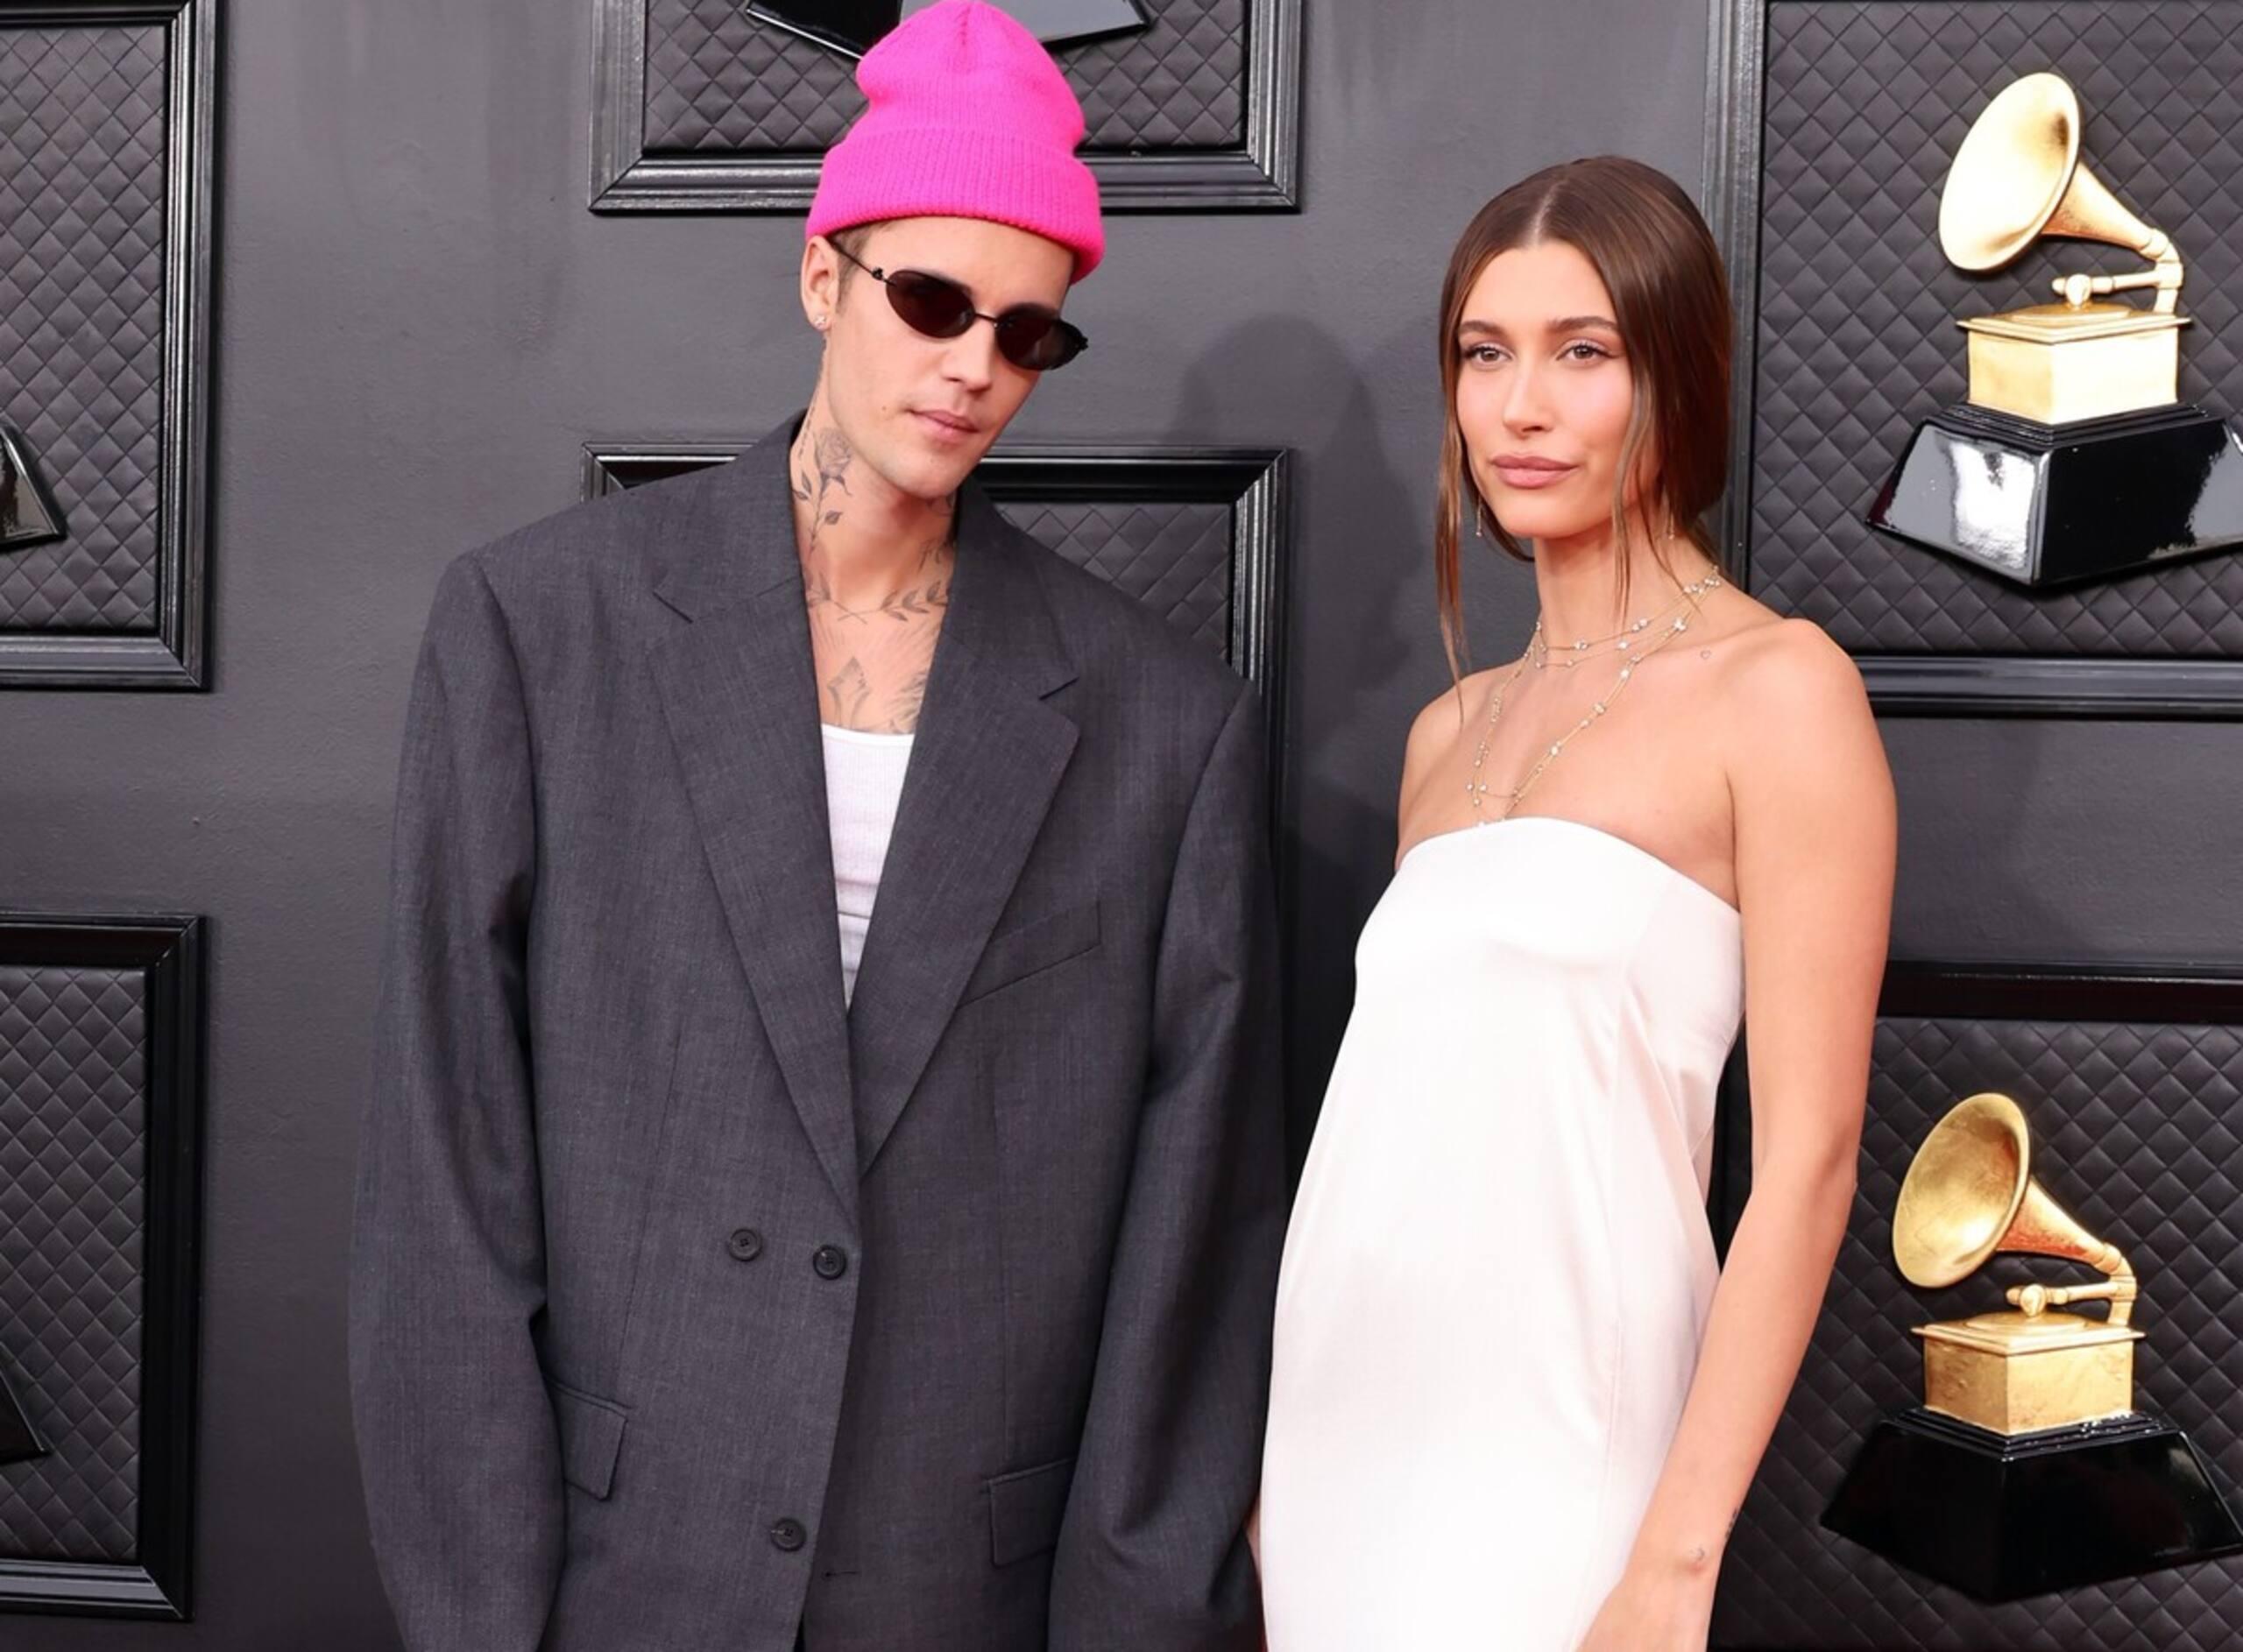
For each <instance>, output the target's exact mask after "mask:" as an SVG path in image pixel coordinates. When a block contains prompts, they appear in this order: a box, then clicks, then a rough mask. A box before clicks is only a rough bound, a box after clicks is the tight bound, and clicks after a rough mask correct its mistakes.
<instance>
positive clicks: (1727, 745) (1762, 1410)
mask: <svg viewBox="0 0 2243 1652" xmlns="http://www.w3.org/2000/svg"><path fill="white" fill-rule="evenodd" d="M1729 334H1730V328H1729V300H1728V293H1727V291H1726V287H1725V284H1724V281H1723V275H1722V270H1721V260H1720V255H1719V254H1718V252H1717V251H1716V249H1715V247H1714V244H1713V241H1712V238H1711V237H1710V236H1709V235H1708V233H1707V231H1706V227H1705V224H1704V223H1703V222H1702V220H1701V219H1700V218H1699V216H1698V215H1697V213H1696V211H1695V209H1694V208H1692V206H1691V205H1690V202H1689V200H1688V197H1687V196H1685V195H1684V194H1683V193H1682V192H1681V191H1680V189H1679V188H1677V187H1675V186H1674V184H1673V182H1671V181H1670V180H1667V179H1666V178H1665V177H1664V176H1662V175H1661V174H1659V173H1656V172H1654V171H1652V169H1651V168H1649V167H1647V166H1640V165H1638V164H1637V163H1635V162H1632V161H1627V160H1621V159H1611V158H1601V159H1591V160H1583V161H1576V162H1574V163H1571V164H1569V165H1567V166H1557V167H1553V168H1551V169H1550V170H1548V171H1546V172H1542V173H1537V174H1535V175H1534V176H1533V177H1532V178H1529V179H1527V180H1525V181H1524V182H1523V183H1520V184H1518V185H1517V186H1515V187H1512V188H1511V189H1509V190H1507V191H1505V192H1504V194H1501V195H1499V196H1497V198H1496V199H1495V200H1494V201H1491V202H1489V204H1488V206H1487V207H1486V208H1483V209H1482V212H1481V213H1480V215H1478V216H1477V217H1476V218H1475V219H1474V220H1473V222H1472V223H1471V225H1470V227H1469V228H1468V229H1467V230H1466V231H1465V233H1464V237H1463V239H1462V240H1461V242H1460V243H1459V244H1458V246H1457V248H1456V251H1455V254H1454V257H1453V258H1452V259H1451V260H1450V264H1449V269H1448V275H1447V281H1446V283H1445V284H1444V286H1443V290H1442V295H1441V330H1440V349H1441V383H1442V388H1443V391H1444V393H1445V396H1446V399H1447V409H1448V416H1447V434H1446V436H1445V438H1444V441H1443V443H1442V469H1441V490H1440V503H1441V509H1440V519H1439V526H1438V528H1437V551H1438V557H1439V586H1440V604H1441V619H1442V629H1443V634H1444V638H1445V639H1446V640H1447V645H1448V648H1449V658H1450V661H1451V666H1452V670H1454V669H1455V666H1456V661H1457V659H1458V656H1459V653H1460V652H1461V645H1462V633H1463V622H1462V617H1461V604H1460V598H1459V594H1458V577H1457V555H1458V540H1459V522H1460V519H1461V518H1462V517H1463V516H1465V515H1467V514H1468V515H1469V516H1470V517H1471V518H1472V519H1473V521H1474V523H1475V532H1476V533H1479V534H1481V535H1482V536H1483V537H1488V538H1492V539H1493V540H1496V541H1497V544H1499V545H1501V546H1502V547H1504V549H1505V550H1507V551H1510V552H1511V554H1514V555H1517V556H1519V557H1521V558H1522V559H1524V560H1526V561H1530V562H1531V564H1532V568H1533V573H1534V580H1535V585H1536V589H1537V593H1538V595H1539V598H1540V603H1541V612H1540V617H1539V619H1538V621H1537V623H1536V625H1535V629H1534V632H1533V635H1532V638H1531V639H1530V640H1529V642H1528V644H1527V646H1526V650H1525V653H1523V654H1521V655H1520V657H1519V658H1518V659H1517V660H1513V661H1511V662H1510V663H1508V664H1506V665H1504V666H1500V667H1497V668H1496V669H1494V670H1492V671H1484V672H1475V673H1473V674H1470V675H1468V676H1464V677H1462V678H1461V680H1460V681H1457V682H1456V684H1455V686H1454V690H1453V691H1452V692H1449V693H1445V694H1443V695H1441V696H1440V698H1439V699H1437V700H1436V701H1434V702H1433V704H1431V705H1429V706H1427V707H1426V710H1424V712H1423V713H1422V714H1421V715H1420V716H1419V718H1418V720H1417V724H1416V726H1415V727H1414V728H1412V731H1411V732H1410V738H1409V745H1408V749H1407V752H1406V755H1405V761H1404V770H1403V778H1402V794H1401V808H1400V822H1399V824H1400V842H1401V844H1402V845H1403V850H1402V853H1401V855H1400V858H1399V859H1398V861H1397V869H1396V872H1395V877H1394V881H1393V883H1392V885H1391V886H1390V887H1389V888H1388V890H1387V892H1386V893H1385V895H1384V897H1383V899H1382V900H1381V901H1380V903H1379V907H1378V909H1377V911H1376V913H1375V914H1373V915H1372V918H1371V920H1370V922H1369V926H1368V927H1367V928H1365V930H1364V932H1363V936H1362V943H1361V946H1360V947H1359V949H1358V951H1357V958H1356V964H1357V997H1356V1002H1355V1013H1354V1016H1353V1019H1352V1020H1351V1021H1350V1023H1349V1026H1348V1034H1347V1038H1346V1040H1345V1041H1344V1043H1343V1045H1342V1047H1341V1052H1340V1056H1339V1061H1338V1063H1337V1065H1336V1067H1335V1069H1334V1073H1333V1077H1332V1083H1331V1087H1330V1089H1329V1091H1327V1095H1326V1098H1325V1103H1324V1109H1323V1112H1322V1115H1321V1117H1320V1121H1319V1124H1318V1127H1317V1134H1316V1140H1315V1142H1314V1144H1313V1147H1312V1149H1311V1151H1310V1154H1309V1158H1308V1164H1307V1168H1306V1172H1305V1178H1304V1180H1303V1183H1302V1185H1301V1189H1300V1192H1299V1196H1298V1201H1297V1203H1296V1204H1295V1206H1294V1211H1293V1217H1292V1225H1291V1231H1290V1232H1289V1234H1288V1237H1287V1240H1286V1249H1285V1259H1284V1275H1283V1280H1282V1282H1281V1284H1280V1286H1279V1291H1278V1308H1277V1365H1276V1375H1275V1380H1274V1385H1273V1388H1272V1393H1271V1401H1270V1433H1269V1439H1268V1444H1267V1446H1266V1449H1265V1451H1264V1461H1263V1493H1262V1507H1261V1511H1260V1514H1259V1531H1258V1543H1259V1556H1260V1560H1261V1564H1262V1567H1263V1588H1264V1593H1265V1598H1266V1600H1267V1605H1268V1617H1269V1637H1270V1648H1272V1652H1362V1649H1363V1648H1372V1647H1395V1648H1408V1649H1409V1652H1434V1649H1438V1652H1454V1648H1467V1647H1485V1648H1501V1649H1502V1652H1576V1648H1579V1649H1580V1652H1701V1649H1702V1648H1703V1647H1704V1646H1705V1644H1706V1636H1707V1632H1708V1626H1709V1620H1710V1618H1711V1614H1712V1608H1713V1592H1714V1582H1715V1578H1716V1572H1717V1570H1718V1568H1719V1565H1720V1561H1721V1555H1722V1550H1723V1543H1724V1542H1725V1540H1726V1538H1727V1536H1728V1533H1729V1530H1730V1525H1731V1522H1732V1521H1734V1519H1735V1517H1736V1514H1737V1507H1738V1505H1739V1504H1740V1503H1741V1502H1742V1501H1743V1500H1744V1493H1745V1489H1746V1487H1747V1486H1748V1484H1749V1483H1750V1481H1751V1476H1752V1472H1753V1470H1754V1468H1755V1466H1756V1465H1758V1461H1759V1458H1760V1454H1761V1452H1762V1451H1763V1450H1764V1449H1765V1445H1766V1444H1767V1440H1768V1436H1769V1433H1770V1431H1771V1430H1772V1429H1773V1427H1774V1425H1775V1421H1776V1418H1777V1415H1778V1414H1779V1413H1780V1411H1781V1409H1782V1408H1783V1402H1784V1397H1785V1394H1786V1393H1787V1390H1788V1389H1789V1388H1790V1387H1791V1384H1792V1380H1793V1378H1794V1375H1795V1374H1796V1373H1797V1370H1798V1366H1799V1361H1800V1358H1801V1353H1802V1352H1803V1351H1804V1349H1805V1347H1806V1345H1807V1339H1808V1331H1809V1330H1810V1329H1811V1328H1812V1326H1813V1324H1814V1321H1815V1313H1816V1309H1817V1306H1818V1304H1819V1303H1820V1302H1821V1300H1822V1293H1823V1288H1824V1285H1825V1283H1826V1281H1827V1280H1828V1277H1829V1269H1830V1265H1831V1262H1832V1260H1833V1259H1834V1257H1835V1256H1836V1250H1837V1246H1838V1242H1839V1239H1840V1237H1841V1234H1842V1233H1843V1229H1844V1227H1845V1222H1846V1214H1847V1211H1848V1208H1849V1204H1850V1197H1851V1193H1852V1188H1853V1165H1854V1157H1855V1153H1856V1149H1857V1141H1858V1138H1859V1134H1860V1126H1861V1111H1862V1102H1863V1096H1864V1090H1865V1088H1866V1083H1867V1071H1868V1063H1869V1045H1870V1034H1871V1022H1872V1016H1873V1013H1874V1007H1875V1002H1876V995H1877V987H1878V980H1879V975H1880V974H1881V972H1882V970H1883V966H1884V959H1885V945H1886V928H1887V920H1888V916H1889V910H1890V904H1891V893H1892V875H1893V795H1892V787H1891V781H1890V780H1889V777H1888V776H1887V773H1886V766H1885V760H1884V755H1883V752H1882V750H1881V748H1880V746H1879V741H1878V736H1877V730H1876V725H1875V724H1874V722H1873V721H1872V717H1871V716H1870V712H1869V708H1868V704H1867V702H1866V700H1865V698H1864V695H1863V692H1862V688H1861V682H1860V679H1859V677H1858V676H1857V674H1856V673H1855V671H1854V669H1853V667H1852V666H1851V664H1850V661H1849V660H1847V659H1846V657H1845V655H1844V654H1843V653H1841V652H1840V651H1839V650H1838V649H1837V648H1836V646H1833V645H1832V644H1831V643H1830V641H1829V639H1827V638H1825V637H1824V636H1823V634H1822V632H1820V631H1818V630H1817V629H1816V628H1815V627H1814V626H1813V625H1809V624H1808V623H1806V622H1804V621H1801V620H1795V619H1783V618H1778V617H1777V616H1776V615H1775V614H1773V613H1772V612H1771V611H1769V610H1768V609H1766V608H1765V607H1763V606H1762V605H1761V604H1758V603H1757V602H1755V601H1753V600H1752V599H1751V597H1747V596H1746V595H1744V592H1742V591H1740V590H1738V589H1737V588H1736V587H1735V586H1734V585H1732V584H1730V583H1729V582H1727V581H1726V580H1725V579H1724V578H1723V576H1722V575H1721V573H1720V570H1719V568H1718V565H1717V561H1716V554H1715V547H1714V542H1713V540H1712V539H1711V537H1710V536H1709V533H1708V532H1707V529H1706V527H1705V526H1704V523H1703V518H1704V516H1705V514H1706V512H1708V511H1709V510H1710V509H1711V508H1712V506H1713V505H1714V504H1715V501H1716V498H1717V497H1718V496H1719V494H1720V491H1721V487H1722V480H1723V471H1724V468H1725V465H1726V462H1727V455H1726V452H1725V432H1726V430H1727V428H1728V399H1729ZM1530 541H1531V543H1532V554H1531V556H1530V555H1529V554H1528V553H1527V551H1526V550H1525V548H1524V547H1525V545H1526V544H1527V543H1528V542H1530ZM1740 1013H1743V1014H1744V1016H1745V1017H1746V1019H1749V1020H1750V1021H1751V1027H1752V1038H1751V1047H1750V1076H1751V1097H1752V1126H1753V1134H1752V1140H1753V1154H1754V1164H1753V1175H1752V1192H1751V1199H1750V1201H1749V1202H1748V1204H1746V1207H1745V1210H1744V1217H1743V1219H1742V1221H1741V1222H1740V1223H1739V1225H1738V1226H1737V1232H1736V1236H1735V1239H1734V1240H1733V1242H1732V1243H1731V1245H1730V1252H1729V1257H1728V1263H1727V1267H1726V1268H1725V1270H1724V1269H1721V1268H1717V1267H1716V1261H1715V1257H1714V1248H1713V1242H1712V1238H1711V1234H1710V1232H1709V1228H1708V1225H1707V1220H1706V1216H1705V1208H1704V1200H1705V1195H1706V1185H1707V1175H1708V1171H1709V1161H1710V1154H1711V1142H1712V1127H1713V1119H1714V1089H1715V1084H1716V1080H1717V1078H1718V1077H1719V1075H1720V1073H1721V1070H1722V1067H1723V1062H1724V1060H1725V1058H1726V1057H1727V1055H1728V1054H1729V1051H1730V1046H1731V1044H1732V1042H1733V1041H1734V1039H1735V1037H1736V1034H1737V1024H1738V1019H1739V1016H1740ZM1802 1517H1804V1516H1803V1515H1802Z"/></svg>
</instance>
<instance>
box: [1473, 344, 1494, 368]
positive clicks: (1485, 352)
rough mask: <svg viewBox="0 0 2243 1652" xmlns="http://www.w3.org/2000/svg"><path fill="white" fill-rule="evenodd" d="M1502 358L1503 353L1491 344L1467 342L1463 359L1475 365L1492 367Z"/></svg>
mask: <svg viewBox="0 0 2243 1652" xmlns="http://www.w3.org/2000/svg"><path fill="white" fill-rule="evenodd" d="M1503 358H1504V353H1503V351H1502V350H1501V349H1497V347H1496V346H1495V345H1493V344H1468V345H1466V346H1465V347H1464V359H1465V360H1466V361H1468V362H1469V363H1471V364H1473V365H1474V366H1475V367H1493V366H1495V365H1496V364H1497V363H1499V362H1501V361H1502V360H1503Z"/></svg>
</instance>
